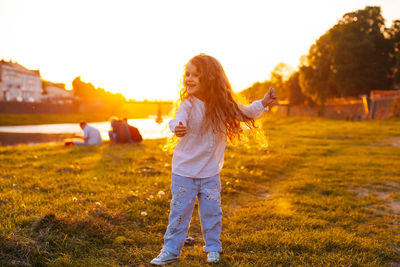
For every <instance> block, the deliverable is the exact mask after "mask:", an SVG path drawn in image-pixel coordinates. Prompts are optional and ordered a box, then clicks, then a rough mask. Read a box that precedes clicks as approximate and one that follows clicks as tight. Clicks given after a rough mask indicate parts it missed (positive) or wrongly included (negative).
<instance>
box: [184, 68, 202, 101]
mask: <svg viewBox="0 0 400 267" xmlns="http://www.w3.org/2000/svg"><path fill="white" fill-rule="evenodd" d="M184 83H185V86H186V89H187V91H188V93H189V94H190V95H195V96H196V95H198V94H199V93H200V73H199V72H198V71H197V67H196V66H195V65H194V64H192V63H191V62H189V63H188V64H187V65H186V72H185V81H184Z"/></svg>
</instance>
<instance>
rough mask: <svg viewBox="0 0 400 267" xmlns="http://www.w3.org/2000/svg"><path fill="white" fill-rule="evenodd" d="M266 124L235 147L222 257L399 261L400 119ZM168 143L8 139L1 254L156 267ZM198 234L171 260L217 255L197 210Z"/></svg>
mask: <svg viewBox="0 0 400 267" xmlns="http://www.w3.org/2000/svg"><path fill="white" fill-rule="evenodd" d="M260 124H261V125H262V126H261V127H260V128H261V129H263V130H264V132H259V135H257V138H255V137H249V140H248V141H246V143H245V144H241V145H238V146H231V145H229V146H228V147H227V150H226V153H225V166H224V168H223V170H222V172H221V183H222V192H221V194H222V210H223V213H224V215H223V221H222V235H221V241H222V244H223V250H224V253H223V254H222V255H221V263H220V264H219V265H218V266H281V265H282V266H397V265H398V264H400V254H399V251H400V236H399V235H398V233H399V232H400V194H399V191H400V176H399V175H398V174H399V173H400V159H399V157H398V149H399V147H398V144H399V143H398V139H399V137H400V128H399V125H400V121H399V120H387V121H363V122H349V121H334V120H327V119H321V118H280V119H277V118H270V117H266V118H264V120H263V121H261V122H260ZM243 141H244V140H243ZM165 144H166V140H165V139H159V140H144V141H143V143H142V144H140V145H133V144H129V145H109V144H104V145H102V146H100V147H77V146H71V147H65V146H63V145H62V144H55V145H54V144H53V145H51V146H50V145H48V144H42V145H37V146H26V145H21V146H14V147H0V162H1V164H2V168H0V262H1V263H3V264H4V265H5V266H141V265H145V266H147V265H148V263H149V261H150V260H151V259H152V258H153V257H155V256H156V255H157V254H158V252H159V250H160V249H161V248H162V244H163V235H164V233H165V229H166V227H167V224H168V212H169V208H170V199H171V192H170V176H171V160H172V154H170V152H169V150H167V149H165ZM195 209H197V204H196V207H195ZM188 235H189V236H192V237H193V238H194V240H195V242H194V245H191V246H185V247H184V248H183V251H182V255H181V256H180V261H179V262H178V263H175V264H172V265H171V266H204V265H205V264H206V255H205V254H204V253H203V252H202V247H203V245H204V241H203V239H202V233H201V227H200V221H199V216H198V213H197V210H195V211H194V212H193V219H192V222H191V228H190V230H189V234H188Z"/></svg>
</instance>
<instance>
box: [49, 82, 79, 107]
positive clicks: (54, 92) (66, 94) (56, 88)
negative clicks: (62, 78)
mask: <svg viewBox="0 0 400 267" xmlns="http://www.w3.org/2000/svg"><path fill="white" fill-rule="evenodd" d="M42 83H43V95H42V101H51V102H57V103H59V104H65V103H72V101H73V100H74V99H75V97H74V94H73V92H72V90H66V89H65V84H64V83H53V82H49V81H42Z"/></svg>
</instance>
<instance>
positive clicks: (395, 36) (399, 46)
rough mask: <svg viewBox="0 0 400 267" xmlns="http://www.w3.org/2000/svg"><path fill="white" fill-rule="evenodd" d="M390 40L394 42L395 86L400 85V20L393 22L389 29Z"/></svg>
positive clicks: (393, 76)
mask: <svg viewBox="0 0 400 267" xmlns="http://www.w3.org/2000/svg"><path fill="white" fill-rule="evenodd" d="M389 34H390V39H391V40H392V42H393V54H392V56H391V58H392V60H393V70H392V73H393V75H392V79H393V84H398V83H400V20H395V21H393V25H392V27H391V28H390V29H389Z"/></svg>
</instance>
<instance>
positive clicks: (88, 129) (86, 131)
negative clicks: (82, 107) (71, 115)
mask: <svg viewBox="0 0 400 267" xmlns="http://www.w3.org/2000/svg"><path fill="white" fill-rule="evenodd" d="M79 126H80V127H81V129H82V130H83V140H84V142H82V141H74V142H73V144H74V145H77V146H101V144H102V141H101V135H100V131H99V130H98V129H96V128H94V127H93V126H90V125H88V124H87V122H86V121H81V122H80V123H79Z"/></svg>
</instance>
